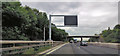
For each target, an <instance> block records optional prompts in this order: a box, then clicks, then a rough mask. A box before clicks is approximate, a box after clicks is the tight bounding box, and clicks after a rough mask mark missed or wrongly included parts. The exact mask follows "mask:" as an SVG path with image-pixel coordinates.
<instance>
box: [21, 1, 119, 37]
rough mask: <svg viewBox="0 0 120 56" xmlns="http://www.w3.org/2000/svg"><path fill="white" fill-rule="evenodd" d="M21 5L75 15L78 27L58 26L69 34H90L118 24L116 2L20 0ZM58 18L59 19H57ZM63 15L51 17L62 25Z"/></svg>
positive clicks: (48, 12)
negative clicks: (35, 0) (42, 0)
mask: <svg viewBox="0 0 120 56" xmlns="http://www.w3.org/2000/svg"><path fill="white" fill-rule="evenodd" d="M21 3H22V6H25V5H27V6H29V7H31V8H36V9H38V10H39V11H41V12H46V13H47V14H48V15H50V14H53V15H55V14H56V15H77V16H78V27H58V28H60V29H65V31H66V32H67V33H68V34H69V35H70V36H73V35H77V36H81V35H82V36H85V35H87V36H89V35H90V36H92V35H94V34H99V33H101V32H102V31H103V30H105V29H107V28H108V27H111V29H112V28H113V27H114V26H115V25H116V24H118V3H117V2H21ZM58 18H59V19H58ZM63 21H64V20H63V17H56V18H53V19H52V22H53V23H56V25H63V23H64V22H63Z"/></svg>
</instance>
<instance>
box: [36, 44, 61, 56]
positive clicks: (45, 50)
mask: <svg viewBox="0 0 120 56" xmlns="http://www.w3.org/2000/svg"><path fill="white" fill-rule="evenodd" d="M59 46H61V45H58V46H56V47H53V48H51V49H48V50H45V51H43V52H40V53H38V54H44V53H46V52H48V51H50V50H52V49H55V48H57V47H59Z"/></svg>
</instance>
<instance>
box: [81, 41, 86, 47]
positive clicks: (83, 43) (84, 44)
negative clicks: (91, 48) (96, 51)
mask: <svg viewBox="0 0 120 56" xmlns="http://www.w3.org/2000/svg"><path fill="white" fill-rule="evenodd" d="M80 45H81V46H88V43H87V42H86V41H82V43H81V44H80Z"/></svg>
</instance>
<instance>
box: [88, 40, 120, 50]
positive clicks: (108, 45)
mask: <svg viewBox="0 0 120 56" xmlns="http://www.w3.org/2000/svg"><path fill="white" fill-rule="evenodd" d="M88 44H90V45H95V46H101V47H107V48H114V49H120V43H101V42H88Z"/></svg>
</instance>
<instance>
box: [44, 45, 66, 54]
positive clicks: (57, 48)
mask: <svg viewBox="0 0 120 56" xmlns="http://www.w3.org/2000/svg"><path fill="white" fill-rule="evenodd" d="M64 45H66V44H63V45H61V46H59V47H56V48H55V49H54V50H52V51H50V52H48V53H46V54H47V55H48V54H50V53H52V52H54V51H56V50H58V49H59V48H61V47H62V46H64Z"/></svg>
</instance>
